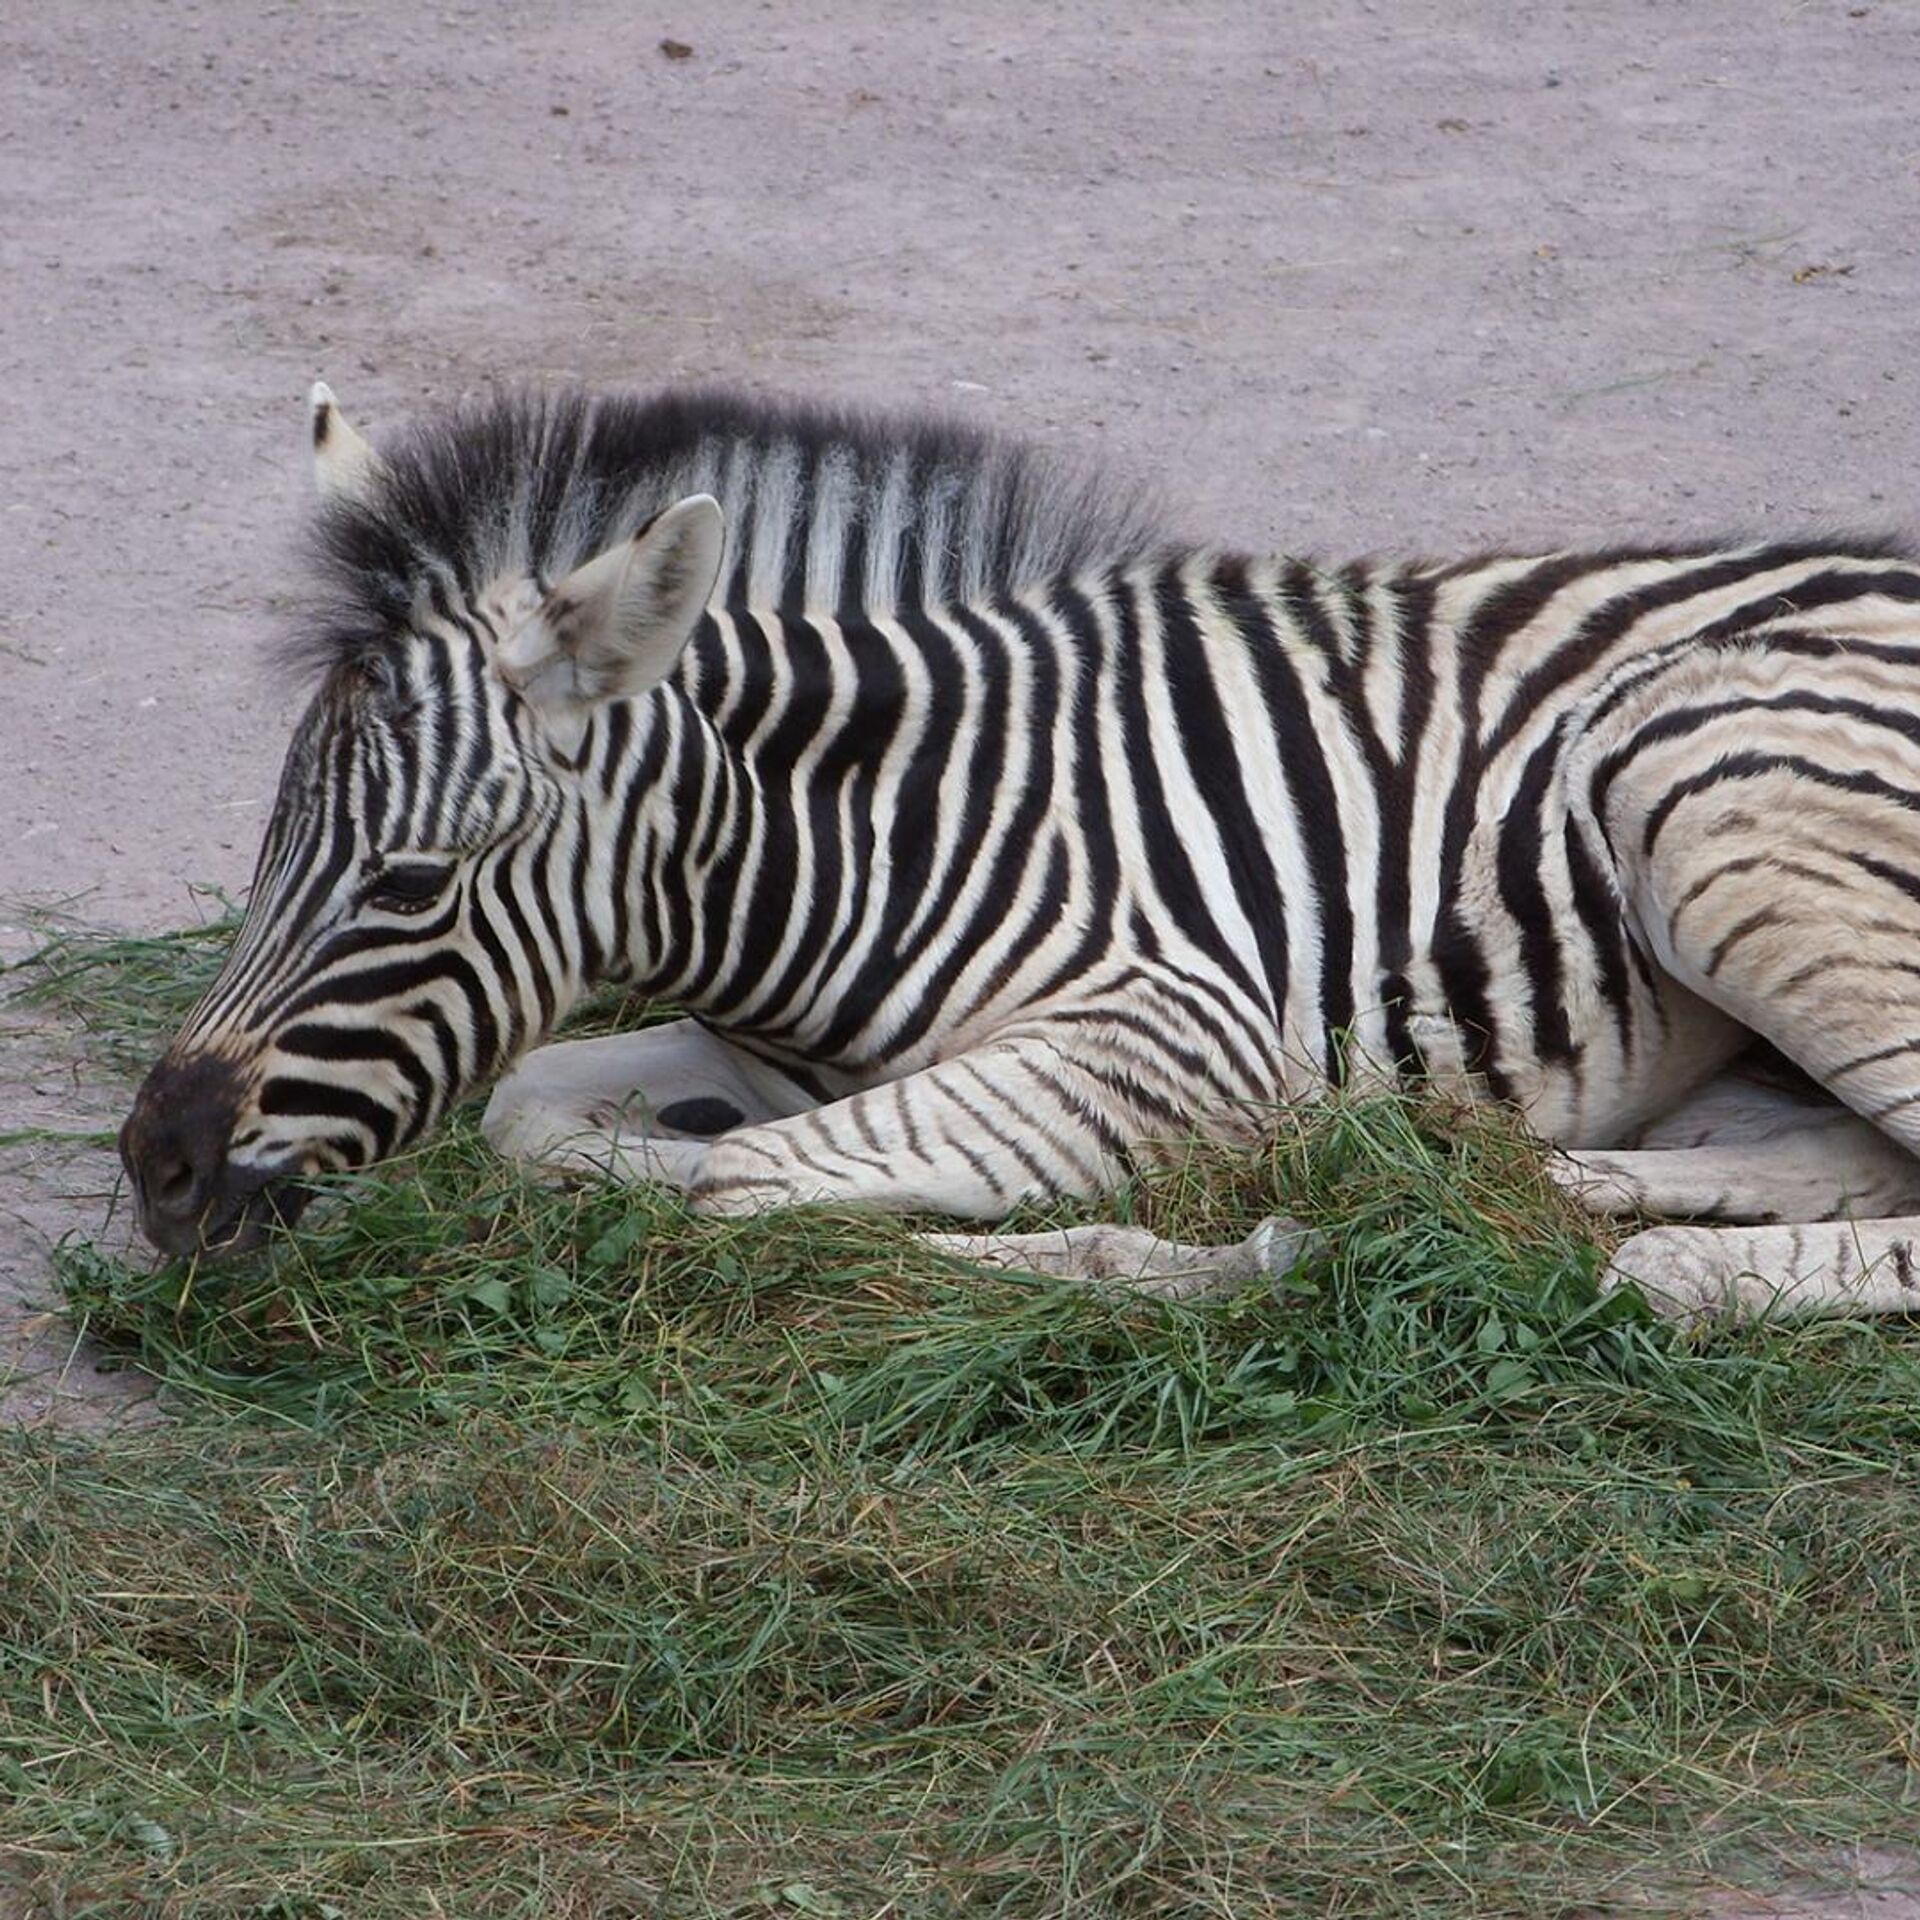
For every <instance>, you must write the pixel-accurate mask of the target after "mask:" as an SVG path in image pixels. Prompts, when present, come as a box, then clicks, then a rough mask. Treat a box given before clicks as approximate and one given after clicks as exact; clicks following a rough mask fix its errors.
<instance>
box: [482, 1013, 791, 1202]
mask: <svg viewBox="0 0 1920 1920" xmlns="http://www.w3.org/2000/svg"><path fill="white" fill-rule="evenodd" d="M811 1103H812V1095H810V1094H809V1093H808V1092H807V1091H806V1090H805V1089H804V1088H803V1087H801V1086H799V1085H798V1084H797V1083H796V1082H794V1081H793V1080H790V1079H789V1078H788V1077H787V1076H786V1075H785V1074H783V1073H781V1072H779V1070H778V1069H777V1068H774V1067H770V1066H769V1065H768V1064H767V1063H766V1062H765V1061H763V1060H758V1059H755V1058H754V1057H753V1056H752V1055H751V1054H747V1053H744V1052H742V1051H741V1049H739V1048H738V1047H734V1046H731V1045H729V1044H728V1043H727V1042H726V1041H724V1040H722V1039H720V1038H719V1036H718V1035H716V1034H713V1033H710V1032H708V1031H707V1029H706V1028H704V1027H702V1026H701V1025H700V1024H699V1023H698V1022H697V1021H694V1020H674V1021H669V1022H667V1023H665V1024H664V1025H661V1026H657V1027H643V1028H641V1029H640V1030H639V1031H638V1032H635V1033H616V1034H610V1035H607V1036H605V1037H604V1038H601V1039H597V1040H563V1041H559V1042H556V1043H554V1044H552V1045H549V1046H544V1047H536V1048H535V1049H534V1051H533V1052H532V1053H530V1054H528V1055H527V1056H526V1058H525V1059H524V1060H522V1061H521V1062H520V1063H519V1065H517V1066H516V1067H515V1068H514V1069H513V1070H512V1071H511V1072H510V1073H508V1074H507V1075H506V1077H505V1078H504V1079H502V1080H501V1081H500V1083H499V1085H498V1086H496V1087H495V1088H494V1090H493V1096H492V1098H491V1099H490V1100H489V1101H488V1102H487V1111H486V1116H485V1118H484V1119H483V1120H482V1121H481V1123H480V1124H481V1128H482V1130H483V1131H484V1132H485V1134H486V1136H487V1138H488V1140H489V1141H490V1142H491V1143H492V1144H493V1146H494V1147H495V1148H496V1149H498V1151H500V1152H501V1153H504V1154H508V1155H510V1156H511V1157H513V1158H515V1159H519V1160H527V1161H531V1162H532V1163H533V1164H534V1165H536V1166H539V1167H545V1168H551V1169H553V1170H556V1171H563V1172H597V1173H603V1174H607V1173H610V1174H612V1175H613V1176H614V1177H615V1178H616V1179H621V1180H633V1181H645V1180H653V1181H659V1182H662V1183H663V1184H665V1185H667V1186H671V1187H677V1188H680V1189H682V1190H683V1191H684V1190H685V1189H687V1188H689V1187H691V1186H692V1185H693V1184H694V1183H695V1181H696V1180H697V1179H698V1177H699V1175H700V1171H701V1168H702V1165H703V1163H704V1162H705V1160H706V1157H707V1152H708V1147H709V1142H710V1139H711V1137H712V1136H713V1135H715V1134H718V1133H723V1132H725V1131H726V1130H727V1129H728V1128H730V1127H736V1126H739V1125H742V1124H743V1123H749V1124H750V1123H754V1122H759V1121H765V1120H771V1119H774V1118H776V1117H778V1116H780V1115H783V1114H791V1113H795V1112H798V1111H799V1110H800V1109H801V1108H803V1107H805V1106H808V1105H810V1104H811Z"/></svg>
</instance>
